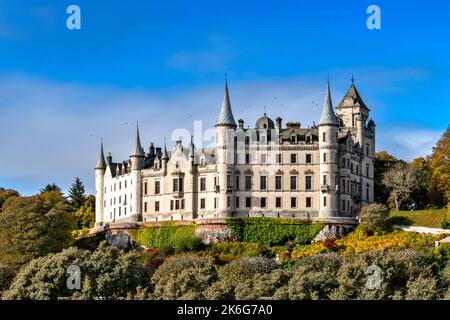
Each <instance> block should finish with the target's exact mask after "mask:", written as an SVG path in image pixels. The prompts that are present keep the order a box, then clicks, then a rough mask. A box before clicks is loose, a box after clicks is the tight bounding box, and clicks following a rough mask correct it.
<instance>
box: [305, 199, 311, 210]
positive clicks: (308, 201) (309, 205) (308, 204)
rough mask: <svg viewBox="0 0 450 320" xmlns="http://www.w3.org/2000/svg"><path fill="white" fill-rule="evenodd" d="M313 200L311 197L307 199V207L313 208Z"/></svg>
mask: <svg viewBox="0 0 450 320" xmlns="http://www.w3.org/2000/svg"><path fill="white" fill-rule="evenodd" d="M311 204H312V199H311V197H306V207H307V208H311Z"/></svg>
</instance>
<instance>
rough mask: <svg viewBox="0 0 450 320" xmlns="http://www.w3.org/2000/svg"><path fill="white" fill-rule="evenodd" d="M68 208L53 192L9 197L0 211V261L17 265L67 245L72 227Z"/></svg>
mask: <svg viewBox="0 0 450 320" xmlns="http://www.w3.org/2000/svg"><path fill="white" fill-rule="evenodd" d="M69 209H70V208H69V206H68V204H67V202H66V200H65V199H64V198H63V196H62V195H61V194H60V193H59V192H57V191H50V192H45V193H42V194H40V195H36V196H32V197H12V198H9V199H8V200H7V201H6V202H5V203H4V205H3V212H2V214H0V262H2V263H5V264H7V265H10V266H12V267H14V268H19V267H20V266H22V265H24V264H26V263H28V262H29V261H30V260H32V259H34V258H37V257H41V256H45V255H46V254H48V253H51V252H59V251H61V250H62V249H63V248H66V247H68V246H69V245H70V244H71V242H72V236H71V231H72V230H73V229H74V227H75V221H74V219H73V217H72V215H71V214H69Z"/></svg>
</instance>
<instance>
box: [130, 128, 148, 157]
mask: <svg viewBox="0 0 450 320" xmlns="http://www.w3.org/2000/svg"><path fill="white" fill-rule="evenodd" d="M131 156H135V157H142V156H145V154H144V150H143V149H142V146H141V139H140V137H139V124H138V123H136V140H135V142H134V147H133V152H132V153H131Z"/></svg>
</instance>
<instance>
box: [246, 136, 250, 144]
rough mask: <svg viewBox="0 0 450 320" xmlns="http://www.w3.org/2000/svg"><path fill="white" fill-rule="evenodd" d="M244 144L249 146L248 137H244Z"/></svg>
mask: <svg viewBox="0 0 450 320" xmlns="http://www.w3.org/2000/svg"><path fill="white" fill-rule="evenodd" d="M245 144H246V145H249V144H250V137H245Z"/></svg>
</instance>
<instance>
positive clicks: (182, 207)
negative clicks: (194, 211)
mask: <svg viewBox="0 0 450 320" xmlns="http://www.w3.org/2000/svg"><path fill="white" fill-rule="evenodd" d="M181 209H183V210H184V199H181Z"/></svg>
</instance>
